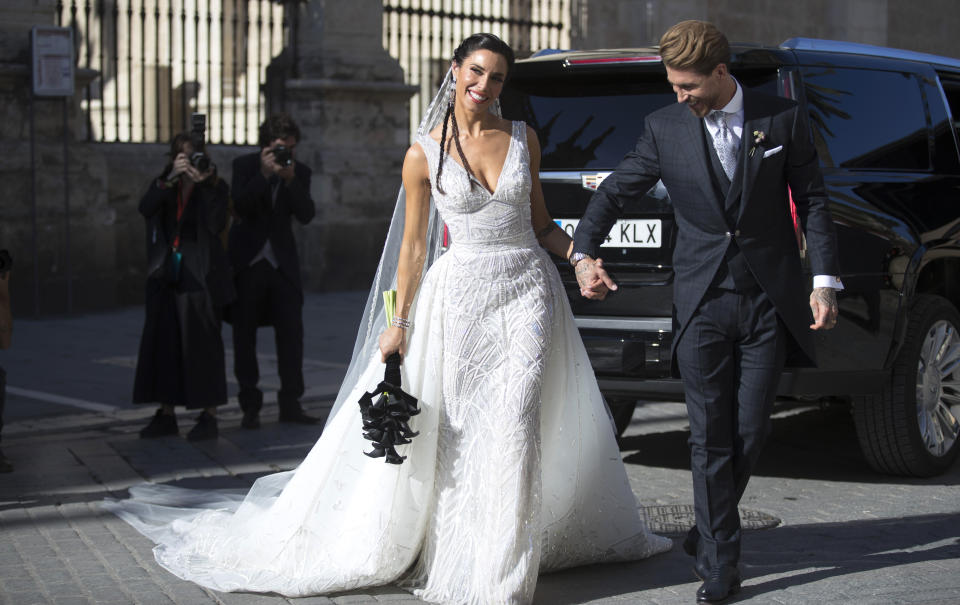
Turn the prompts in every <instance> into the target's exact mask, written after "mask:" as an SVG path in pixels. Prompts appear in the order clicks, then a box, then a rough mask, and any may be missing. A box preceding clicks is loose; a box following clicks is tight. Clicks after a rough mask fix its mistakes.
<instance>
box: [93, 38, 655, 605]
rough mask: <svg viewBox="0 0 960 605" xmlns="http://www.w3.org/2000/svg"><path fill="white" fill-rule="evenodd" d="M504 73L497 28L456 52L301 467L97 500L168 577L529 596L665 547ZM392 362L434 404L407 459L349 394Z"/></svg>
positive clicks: (262, 585)
mask: <svg viewBox="0 0 960 605" xmlns="http://www.w3.org/2000/svg"><path fill="white" fill-rule="evenodd" d="M512 64H513V51H512V49H511V48H510V47H509V46H508V45H507V44H506V43H504V42H503V41H502V40H500V39H499V38H497V37H496V36H493V35H491V34H475V35H473V36H470V37H469V38H467V39H466V40H464V41H463V42H462V43H461V44H460V46H459V47H458V48H457V50H456V51H455V52H454V57H453V64H452V67H451V69H450V71H449V72H448V74H447V77H446V79H445V81H444V84H443V86H442V87H441V89H440V92H439V93H438V94H437V97H436V98H435V99H434V101H433V103H431V106H430V107H429V108H428V110H427V115H426V117H425V118H424V122H423V123H422V124H421V127H420V130H419V132H418V137H417V140H416V142H415V143H414V144H413V145H412V146H411V147H410V149H409V150H408V151H407V154H406V158H405V160H404V165H403V188H402V189H401V193H400V196H399V199H398V203H397V209H396V211H395V214H394V220H393V223H392V224H391V228H390V232H389V234H388V236H387V242H386V245H385V248H384V254H383V258H382V260H381V264H380V267H379V268H378V271H377V276H376V278H375V280H374V284H373V288H372V289H371V293H370V298H369V299H368V303H367V309H366V311H365V314H364V319H363V321H362V322H361V326H360V333H359V335H358V338H357V343H356V345H355V348H354V354H353V360H352V361H351V364H350V369H349V370H348V372H347V377H346V379H345V381H344V384H343V386H342V387H341V389H340V393H339V395H338V397H337V401H336V403H335V404H334V407H333V409H332V410H331V412H330V417H329V419H328V421H327V425H326V427H325V428H324V432H323V434H322V436H321V437H320V439H319V440H318V441H317V443H316V445H314V447H313V449H312V450H311V451H310V453H309V454H308V455H307V457H306V459H304V461H303V462H302V463H301V464H300V466H299V467H298V468H297V469H296V470H293V471H288V472H282V473H276V474H273V475H268V476H266V477H263V478H261V479H259V480H257V481H256V482H255V483H254V485H253V487H252V488H251V489H250V491H249V492H248V493H247V494H246V495H232V494H224V493H218V492H202V491H201V492H196V491H192V490H184V489H179V488H175V487H171V486H156V485H149V484H148V485H143V486H136V487H133V488H131V490H130V494H131V498H130V499H128V500H122V501H108V502H107V503H106V504H105V506H106V507H107V508H108V509H110V510H112V511H113V512H115V513H116V514H117V515H119V516H120V517H121V518H123V519H125V520H126V521H128V522H129V523H131V524H132V525H133V526H134V527H136V528H137V529H138V530H140V531H141V532H142V533H144V534H145V535H146V536H148V537H149V538H151V539H152V540H153V541H154V542H156V544H157V546H156V548H155V549H154V553H155V556H156V559H157V561H158V562H159V563H160V564H161V565H162V566H163V567H165V568H166V569H168V570H169V571H171V572H172V573H174V574H175V575H177V576H179V577H181V578H184V579H187V580H191V581H193V582H196V583H198V584H201V585H203V586H207V587H209V588H212V589H215V590H222V591H255V592H275V593H280V594H283V595H287V596H305V595H316V594H327V593H332V592H339V591H345V590H351V589H355V588H359V587H364V586H373V585H379V584H389V583H395V584H399V585H400V586H403V587H405V588H408V589H410V590H411V591H413V593H414V594H415V595H416V596H417V597H419V598H421V599H423V600H425V601H430V602H438V603H457V604H460V603H471V604H473V603H476V604H480V603H491V604H492V603H496V604H501V603H517V604H520V603H530V602H531V601H532V600H533V594H534V589H535V587H536V578H537V574H538V573H539V572H542V571H548V570H556V569H562V568H565V567H570V566H574V565H583V564H588V563H596V562H605V561H625V560H635V559H640V558H643V557H647V556H650V555H652V554H655V553H658V552H662V551H664V550H668V549H669V548H670V546H671V542H670V540H668V539H666V538H663V537H660V536H656V535H654V534H652V533H650V532H649V531H648V529H647V527H646V525H645V523H644V520H643V519H642V517H641V515H640V512H639V510H638V507H637V503H636V500H635V497H634V495H633V492H632V491H631V488H630V486H629V484H628V481H627V476H626V472H625V470H624V467H623V463H622V461H621V459H620V454H619V451H618V449H617V446H616V442H615V439H614V434H613V431H612V430H611V426H610V421H609V417H608V415H607V413H606V411H605V408H604V403H603V400H602V398H601V395H600V392H599V390H598V388H597V383H596V380H595V379H594V377H593V374H592V371H591V369H590V363H589V360H588V359H587V356H586V352H585V350H584V348H583V344H582V342H581V341H580V338H579V335H578V333H577V329H576V326H575V324H574V322H573V316H572V314H571V311H570V307H569V304H568V302H567V300H566V296H565V293H564V289H563V286H562V284H561V282H560V278H559V275H558V273H557V271H556V268H555V266H554V265H553V263H552V261H551V260H550V258H549V255H548V254H547V252H546V250H549V251H550V252H553V253H554V254H557V255H560V256H562V257H567V256H568V255H569V252H570V248H571V241H570V238H569V237H568V236H567V235H566V234H565V233H564V232H563V231H562V230H560V229H559V228H557V227H556V226H555V224H554V223H553V221H552V220H551V219H550V216H549V215H548V214H547V211H546V207H545V205H544V201H543V194H542V192H541V188H540V183H539V180H538V176H537V175H538V171H539V163H540V148H539V143H538V141H537V138H536V135H535V133H534V131H533V130H532V129H530V128H528V127H527V126H526V125H525V124H524V123H522V122H512V123H511V122H509V121H506V120H503V119H501V118H500V117H498V115H497V113H498V111H497V108H498V106H497V105H496V103H497V97H498V96H499V94H500V91H501V89H502V88H503V83H504V80H505V79H506V77H507V74H508V73H509V70H510V67H511V66H512ZM438 214H439V217H438V216H437V215H438ZM441 220H442V222H441ZM443 223H445V224H446V226H447V228H448V229H449V233H450V235H451V238H452V244H451V245H450V247H449V250H448V251H447V252H446V253H444V254H442V255H440V246H439V242H440V237H439V235H440V234H441V232H442V228H443ZM544 248H546V250H544ZM393 287H395V288H396V290H397V311H396V317H395V319H394V322H393V325H392V326H390V327H388V328H387V329H386V331H383V332H382V334H380V333H379V332H380V330H381V328H382V327H383V326H384V325H385V320H384V312H383V304H382V302H381V297H380V291H381V290H385V289H390V288H393ZM378 334H379V336H378ZM394 352H399V353H401V354H402V356H403V365H402V366H401V368H402V376H403V385H404V389H405V390H406V391H408V392H410V393H411V394H413V395H414V396H416V397H417V398H418V399H419V400H420V407H421V410H422V413H421V414H419V415H418V416H416V417H414V418H413V420H412V422H411V424H412V425H413V428H414V429H415V430H418V431H420V435H419V436H417V437H416V438H415V439H413V442H412V443H410V444H409V445H404V446H401V448H400V449H401V454H403V455H405V456H406V457H407V459H406V461H405V462H403V463H402V464H400V465H389V464H384V463H383V461H382V460H377V459H371V458H368V457H366V456H364V454H363V451H364V450H365V449H369V442H367V441H365V440H364V439H363V437H362V431H361V416H360V410H359V406H358V405H357V403H356V402H357V400H358V399H359V398H360V396H361V395H362V394H363V393H364V392H365V390H366V389H367V388H372V387H373V386H374V385H376V384H377V383H378V382H379V380H380V378H381V377H382V375H383V364H382V360H383V359H385V358H386V357H387V356H388V355H390V354H392V353H394Z"/></svg>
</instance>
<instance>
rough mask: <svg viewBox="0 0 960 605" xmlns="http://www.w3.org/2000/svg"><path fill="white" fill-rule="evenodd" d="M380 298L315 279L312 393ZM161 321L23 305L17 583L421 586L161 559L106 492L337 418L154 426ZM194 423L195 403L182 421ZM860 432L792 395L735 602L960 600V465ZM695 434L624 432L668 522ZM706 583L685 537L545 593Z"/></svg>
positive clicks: (293, 445) (639, 482)
mask: <svg viewBox="0 0 960 605" xmlns="http://www.w3.org/2000/svg"><path fill="white" fill-rule="evenodd" d="M364 301H365V293H337V294H323V295H319V294H313V295H309V296H308V298H307V301H306V306H305V309H304V319H305V334H306V338H305V349H306V350H305V358H306V360H307V361H306V363H305V366H306V370H307V375H306V382H307V386H308V391H307V395H306V396H305V397H304V407H305V408H306V409H307V410H308V411H309V412H310V413H313V414H317V415H324V414H325V413H326V411H327V410H328V409H329V405H330V404H331V402H332V399H333V397H334V395H335V393H336V390H337V388H338V387H339V382H340V377H341V376H342V374H343V372H344V371H345V369H346V361H347V360H348V359H349V355H350V351H351V348H352V345H353V338H354V332H355V329H356V328H355V326H356V323H357V321H358V320H359V316H360V312H361V309H362V306H363V303H364ZM141 322H142V309H138V308H133V309H124V310H120V311H117V312H111V313H104V314H96V315H89V316H83V317H77V318H55V319H44V320H39V321H31V320H18V321H17V323H16V327H15V334H14V338H15V342H14V347H13V348H12V349H11V350H9V351H5V352H3V356H2V357H0V364H2V365H4V367H5V368H6V369H7V371H8V373H9V377H8V381H9V384H10V386H11V391H12V392H11V394H10V395H9V397H8V402H7V414H6V419H5V420H6V422H7V425H6V426H5V428H4V431H3V449H4V451H5V452H6V454H7V456H8V457H10V458H11V459H12V461H13V463H14V465H15V468H16V470H15V472H14V473H12V474H7V475H0V536H2V537H0V603H9V604H10V605H29V604H32V603H56V604H64V605H66V604H74V603H76V604H80V603H97V604H118V605H120V604H130V603H138V604H139V603H142V604H151V605H152V604H154V603H177V604H190V605H192V604H205V603H217V604H226V605H232V604H253V603H270V604H273V603H287V602H292V603H297V604H311V605H312V604H315V603H325V604H328V603H338V604H347V603H349V604H368V603H369V604H372V603H391V604H393V605H410V604H413V603H420V601H418V600H416V599H414V598H412V597H411V596H410V595H409V594H408V593H406V592H404V591H402V590H399V589H397V588H393V587H382V588H377V589H372V590H363V591H357V592H354V593H348V594H344V595H338V596H335V597H332V598H327V597H311V598H303V599H286V598H283V597H279V596H271V595H255V594H233V593H231V594H226V593H219V592H214V591H208V590H206V589H203V588H200V587H198V586H196V585H193V584H191V583H188V582H183V581H181V580H179V579H177V578H176V577H174V576H172V575H170V574H169V573H167V572H166V571H165V570H163V569H162V568H160V567H159V566H158V565H157V564H156V563H155V562H154V560H153V557H152V553H151V547H152V545H151V544H150V542H149V541H148V540H146V539H145V538H143V537H142V536H141V535H140V534H138V533H137V532H136V531H134V530H133V529H132V528H130V527H129V526H128V525H126V524H125V523H123V522H122V521H120V520H118V519H117V518H115V517H113V516H112V515H109V514H105V513H103V512H102V511H101V510H100V509H99V508H98V503H99V502H100V501H101V500H102V499H103V498H104V497H105V496H114V497H123V495H124V491H125V489H126V488H127V487H129V486H130V485H133V484H136V483H139V482H142V481H145V480H150V481H155V482H171V483H176V484H178V485H183V486H188V487H190V486H194V487H204V488H212V487H230V488H245V487H247V486H249V485H250V484H251V483H252V481H253V480H254V479H256V478H257V477H259V476H261V475H263V474H265V473H270V472H275V471H277V470H285V469H290V468H293V467H295V466H296V465H297V464H298V463H299V461H300V460H301V459H302V458H303V456H304V455H305V454H306V453H307V451H308V450H309V449H310V447H311V446H312V445H313V443H314V441H315V440H316V439H317V437H318V436H319V434H320V432H321V428H320V427H319V426H315V427H310V426H298V425H280V424H278V423H277V422H276V411H277V408H276V405H275V397H268V398H267V405H266V406H265V409H264V411H263V414H262V418H263V421H264V422H263V426H262V428H261V429H260V430H258V431H247V430H243V429H241V428H240V427H239V421H240V412H239V409H238V408H237V407H236V405H235V404H231V405H228V406H225V407H224V408H223V411H222V413H221V414H220V416H219V418H220V427H221V437H220V439H218V440H217V441H216V442H213V443H210V442H206V443H205V442H200V443H190V442H187V441H186V440H185V439H183V438H167V439H158V440H141V439H139V438H138V437H137V431H138V430H139V429H140V428H141V427H142V426H143V425H144V424H146V422H147V420H148V419H149V417H150V416H151V415H152V414H153V409H152V408H151V407H149V406H147V407H134V406H132V405H130V404H129V398H130V391H131V389H132V381H133V362H134V360H135V357H136V350H137V343H138V340H139V330H140V327H141V325H142V324H141ZM224 334H225V339H226V340H227V348H228V350H229V348H230V344H229V343H230V339H229V333H228V331H227V330H225V332H224ZM260 338H261V354H262V360H261V369H262V373H263V376H264V382H265V383H266V384H267V389H268V390H269V389H275V388H276V387H277V386H278V384H277V379H276V371H275V365H272V364H273V356H272V350H273V345H272V335H271V332H270V331H269V330H261V331H260ZM228 363H229V362H228ZM229 373H230V372H229V371H228V374H229ZM229 388H230V394H231V395H234V394H235V392H236V385H235V384H230V385H229ZM191 425H192V419H191V418H190V417H189V416H187V415H186V414H180V428H181V434H185V432H186V430H189V427H190V426H191ZM851 435H852V432H851V428H850V426H849V425H848V419H847V417H846V416H845V415H844V414H842V413H839V412H837V411H835V410H819V409H816V408H796V409H790V410H781V412H779V413H778V416H777V419H776V421H775V425H774V435H773V436H772V438H771V443H770V445H769V446H768V448H767V450H766V451H765V454H764V460H763V462H762V463H761V467H760V468H759V469H758V472H757V475H756V477H755V479H754V480H753V482H752V483H751V485H750V487H749V488H748V490H747V494H746V495H745V497H744V502H743V506H744V509H745V512H748V513H755V514H756V517H755V519H756V520H757V521H758V523H759V524H764V523H766V524H770V523H769V522H770V521H771V520H772V523H774V524H778V525H777V526H776V527H775V528H773V529H763V530H760V529H758V530H752V531H747V532H746V535H745V542H744V554H743V564H744V572H745V584H744V590H743V592H742V593H741V595H740V596H739V598H738V599H733V600H731V602H742V603H756V604H761V603H762V604H766V603H784V604H792V603H876V604H881V603H884V604H886V603H912V604H919V603H939V604H947V603H954V604H955V603H960V489H958V485H960V465H956V466H955V467H954V468H953V469H952V470H951V471H950V472H949V473H947V474H946V475H945V476H942V477H938V478H935V479H933V480H906V479H901V478H896V477H881V476H877V475H875V474H873V473H872V472H871V471H869V469H866V468H865V464H864V463H863V461H862V459H861V458H860V457H859V453H858V451H857V448H856V443H855V437H852V438H851ZM685 440H686V432H685V414H684V411H683V406H682V405H678V404H659V405H650V406H645V407H642V408H640V409H639V410H638V412H637V414H636V415H635V417H634V424H633V426H632V427H631V428H630V429H629V431H628V433H627V435H626V437H625V439H624V441H623V447H622V453H623V455H624V458H625V461H626V463H627V472H628V475H629V477H630V480H631V484H632V486H633V487H634V491H635V492H636V494H637V496H638V498H639V500H640V504H641V505H642V506H644V507H645V509H646V510H647V511H648V513H649V514H660V515H663V516H662V517H658V518H657V519H656V524H655V527H658V528H659V529H660V530H661V531H665V532H675V530H676V528H672V527H671V526H670V524H669V522H670V520H671V518H672V517H671V515H674V517H673V518H675V520H676V519H679V520H681V521H682V520H683V519H684V515H685V514H687V516H688V509H689V504H690V503H691V502H692V498H691V493H690V476H689V472H688V471H687V470H686V464H687V458H686V456H687V454H686V445H685ZM752 519H754V518H753V517H752ZM698 585H699V583H698V582H697V581H696V580H695V579H694V578H693V576H692V574H691V572H690V559H689V558H688V557H687V556H686V555H684V554H683V553H682V551H681V550H680V548H679V544H676V545H675V547H674V549H673V550H672V551H671V552H669V553H665V554H663V555H659V556H657V557H654V558H652V559H649V560H646V561H641V562H638V563H631V564H620V565H599V566H591V567H585V568H578V569H573V570H567V571H563V572H558V573H554V574H549V575H545V576H543V577H542V578H541V579H540V582H539V584H538V589H537V595H536V600H535V603H536V604H537V605H558V604H560V605H565V604H566V605H574V604H578V603H593V604H604V605H612V604H626V603H631V604H632V603H654V604H673V603H692V602H693V601H694V594H695V591H696V588H697V586H698Z"/></svg>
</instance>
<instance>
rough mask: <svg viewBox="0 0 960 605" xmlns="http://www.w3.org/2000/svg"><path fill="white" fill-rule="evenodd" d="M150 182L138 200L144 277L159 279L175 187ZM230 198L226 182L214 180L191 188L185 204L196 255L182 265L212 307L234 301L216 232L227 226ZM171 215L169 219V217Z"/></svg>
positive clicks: (166, 253)
mask: <svg viewBox="0 0 960 605" xmlns="http://www.w3.org/2000/svg"><path fill="white" fill-rule="evenodd" d="M159 182H160V179H156V180H154V181H153V182H152V183H151V184H150V187H149V189H147V192H146V193H145V194H144V196H143V198H141V200H140V214H142V215H143V216H144V218H145V219H146V221H147V278H148V279H163V277H164V276H163V273H164V272H165V271H166V270H167V262H168V256H169V253H170V248H171V245H172V243H173V241H172V239H173V233H172V232H171V231H172V230H171V228H170V226H171V224H172V223H173V222H174V221H175V219H174V218H173V217H174V216H175V213H176V207H177V188H176V187H168V188H161V187H160V186H159V185H158V183H159ZM229 203H230V195H229V189H228V187H227V184H226V182H224V181H223V180H221V179H219V178H218V179H217V180H216V181H215V182H212V183H201V184H198V185H196V186H195V187H194V188H193V191H192V192H191V194H190V200H189V202H188V204H191V205H193V209H191V212H193V213H195V214H194V217H195V218H196V227H197V228H196V252H195V253H190V254H187V253H186V249H185V250H184V252H185V254H184V259H183V262H184V264H185V266H187V267H188V268H189V269H190V271H191V273H193V275H195V276H196V277H197V279H199V280H200V281H201V282H202V283H203V285H204V286H205V287H206V290H207V293H208V294H209V295H210V299H211V300H212V301H213V304H214V305H215V306H218V307H222V306H225V305H227V304H229V303H231V302H233V300H234V299H235V298H236V291H235V290H234V287H233V276H232V274H231V271H230V262H229V259H228V258H227V253H226V251H225V250H224V249H223V243H222V240H221V239H220V233H221V232H222V231H223V230H224V229H225V228H226V226H227V216H228V212H229ZM171 215H173V216H171Z"/></svg>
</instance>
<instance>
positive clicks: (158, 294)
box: [133, 114, 234, 440]
mask: <svg viewBox="0 0 960 605" xmlns="http://www.w3.org/2000/svg"><path fill="white" fill-rule="evenodd" d="M194 120H195V121H194V127H193V130H192V131H191V132H190V133H189V134H186V133H181V134H178V135H176V136H175V137H174V138H173V142H172V143H171V145H170V158H171V161H170V162H169V163H168V164H167V166H166V167H165V168H164V170H163V172H162V173H161V175H160V177H159V178H157V179H155V180H154V181H152V182H151V183H150V186H149V189H148V190H147V192H146V194H145V195H144V196H143V199H141V200H140V213H141V214H143V216H144V217H145V218H146V221H147V238H148V239H147V247H148V248H147V249H148V253H147V259H148V271H147V285H146V317H145V321H144V325H143V335H142V336H141V339H140V351H139V355H138V357H137V372H136V379H135V382H134V388H133V401H134V403H156V402H159V403H160V409H159V410H157V413H156V414H155V415H154V417H153V419H152V420H151V421H150V424H148V425H147V426H146V427H144V428H143V429H142V430H141V431H140V436H141V437H143V438H151V437H162V436H165V435H176V434H177V433H178V428H177V419H176V416H175V414H174V406H177V405H182V406H184V407H186V408H187V409H188V410H194V409H201V408H202V409H203V411H202V413H201V414H200V415H199V417H198V418H197V423H196V425H195V426H194V427H193V428H192V429H191V430H190V432H189V433H188V434H187V439H190V440H200V439H215V438H216V437H217V435H218V429H217V418H216V407H217V406H220V405H223V404H225V403H226V402H227V383H226V370H225V365H224V363H225V362H224V351H223V340H222V338H221V336H220V320H221V316H222V308H223V306H224V305H226V304H228V303H229V302H231V301H232V299H233V297H234V292H233V284H232V280H231V275H230V269H229V263H228V261H227V257H226V252H225V251H224V250H223V246H222V244H221V241H220V238H219V234H220V232H221V231H222V230H223V229H224V227H225V226H226V222H227V212H228V210H227V209H228V202H229V197H228V187H227V185H226V183H225V182H224V181H222V180H221V179H220V178H218V177H217V169H216V166H215V165H214V164H213V163H212V162H211V161H210V158H209V157H208V156H207V155H206V153H205V150H204V136H203V131H204V123H203V120H202V116H200V115H198V114H196V115H195V116H194Z"/></svg>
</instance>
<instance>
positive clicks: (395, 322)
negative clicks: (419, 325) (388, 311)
mask: <svg viewBox="0 0 960 605" xmlns="http://www.w3.org/2000/svg"><path fill="white" fill-rule="evenodd" d="M390 325H391V326H393V327H395V328H401V329H403V330H406V329H407V328H409V327H410V320H409V319H407V318H406V317H397V316H396V315H394V317H393V319H391V320H390Z"/></svg>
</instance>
